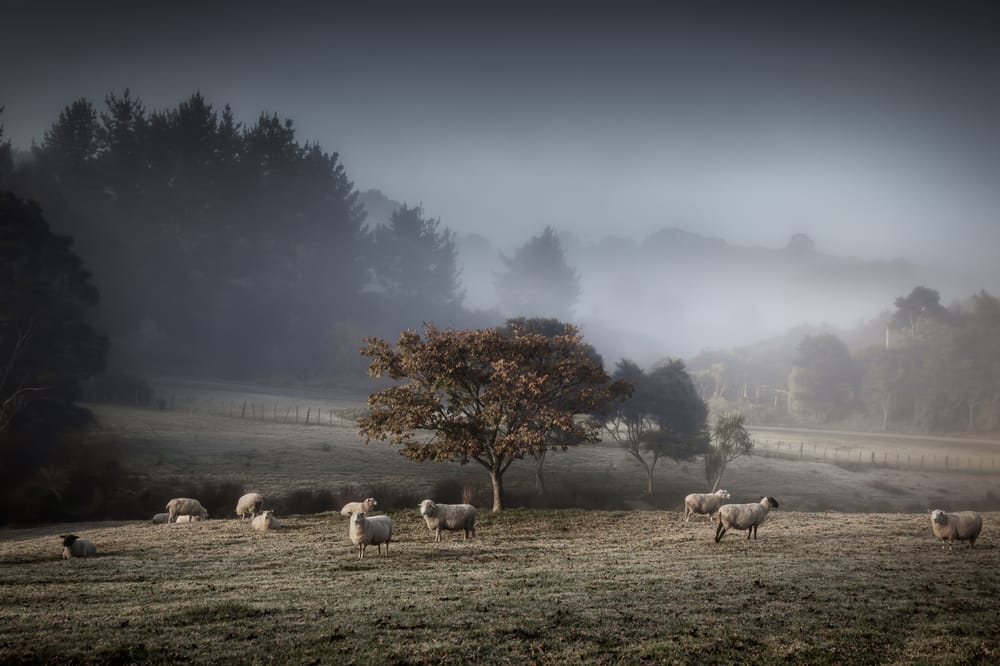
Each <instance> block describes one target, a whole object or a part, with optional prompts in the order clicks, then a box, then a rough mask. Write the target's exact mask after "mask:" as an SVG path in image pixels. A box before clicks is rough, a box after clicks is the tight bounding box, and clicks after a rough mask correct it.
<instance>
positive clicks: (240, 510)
mask: <svg viewBox="0 0 1000 666" xmlns="http://www.w3.org/2000/svg"><path fill="white" fill-rule="evenodd" d="M263 506H264V496H263V495H261V494H260V493H247V494H246V495H244V496H243V497H241V498H240V499H239V501H238V502H236V515H237V516H239V517H240V520H243V519H244V518H246V517H247V516H250V518H256V517H257V515H258V514H259V513H260V510H261V508H262V507H263Z"/></svg>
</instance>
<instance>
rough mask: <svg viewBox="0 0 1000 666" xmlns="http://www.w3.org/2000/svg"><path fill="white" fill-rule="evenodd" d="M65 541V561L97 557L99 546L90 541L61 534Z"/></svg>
mask: <svg viewBox="0 0 1000 666" xmlns="http://www.w3.org/2000/svg"><path fill="white" fill-rule="evenodd" d="M59 538H60V539H62V540H63V559H64V560H68V559H69V558H71V557H93V556H94V555H97V546H95V545H94V542H93V541H91V540H90V539H84V538H81V537H78V536H77V535H75V534H60V535H59Z"/></svg>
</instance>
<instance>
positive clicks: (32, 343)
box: [0, 192, 108, 522]
mask: <svg viewBox="0 0 1000 666" xmlns="http://www.w3.org/2000/svg"><path fill="white" fill-rule="evenodd" d="M0 285H2V288H0V461H2V463H3V464H0V489H2V492H0V496H2V498H3V503H4V504H5V505H6V504H7V502H8V501H9V500H10V499H11V498H12V497H16V496H18V495H19V494H21V493H22V492H28V491H29V490H30V489H31V488H33V487H34V486H33V485H32V484H37V483H38V481H39V479H38V478H37V475H38V474H39V473H41V471H42V470H43V468H47V469H49V470H52V469H55V468H56V467H54V466H58V465H59V464H61V463H64V462H65V461H66V459H67V458H69V457H71V455H72V452H71V449H73V448H74V447H72V446H70V445H69V444H67V441H66V439H65V436H66V433H67V432H69V431H74V430H78V429H80V428H82V427H84V426H85V425H86V424H87V423H88V422H89V414H88V413H87V412H86V411H85V410H82V409H80V408H79V407H77V406H75V405H74V400H75V399H76V398H77V394H78V385H79V382H80V381H81V380H83V379H85V378H86V377H88V376H89V375H91V374H94V373H99V372H101V371H102V370H103V368H104V362H105V357H106V355H107V350H108V342H107V339H106V338H105V337H104V336H103V335H101V334H100V333H98V332H97V331H96V330H95V329H94V327H93V326H92V325H91V317H92V314H93V309H94V307H95V306H96V305H97V301H98V293H97V290H96V289H95V288H94V286H93V284H92V282H91V279H90V274H89V273H88V272H87V270H86V269H85V268H84V266H83V263H82V262H81V261H80V258H79V257H78V256H77V255H76V254H75V253H74V252H73V250H72V248H71V240H70V239H69V238H67V237H65V236H59V235H56V234H53V233H52V231H51V229H50V228H49V225H48V224H47V223H46V221H45V220H44V219H43V217H42V213H41V210H40V209H39V208H38V206H37V205H35V204H30V203H27V202H25V201H23V200H21V199H18V198H17V197H16V196H14V195H13V194H11V193H10V192H0ZM2 513H6V512H5V511H2V510H0V514H2ZM0 522H5V519H4V518H3V517H0Z"/></svg>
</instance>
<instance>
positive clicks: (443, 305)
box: [370, 204, 463, 325]
mask: <svg viewBox="0 0 1000 666" xmlns="http://www.w3.org/2000/svg"><path fill="white" fill-rule="evenodd" d="M372 246H373V247H372V251H371V252H372V254H371V257H372V260H371V262H370V263H371V266H372V272H373V282H374V287H375V288H376V289H377V290H378V291H379V293H380V294H381V295H382V297H383V298H384V299H385V300H386V305H387V306H388V307H390V308H392V309H393V310H395V311H396V313H397V316H398V317H400V318H401V319H400V321H399V324H400V325H407V324H413V323H414V322H413V319H416V323H419V322H421V321H432V320H435V319H440V318H441V317H452V318H453V317H454V315H455V313H456V312H457V311H458V309H459V308H460V307H461V303H462V296H463V294H462V290H461V287H460V285H459V279H458V276H459V270H458V260H457V254H456V251H455V233H454V232H453V231H451V230H450V229H448V228H441V223H440V220H436V219H432V218H426V217H424V214H423V208H422V207H420V206H413V207H410V206H407V205H406V204H403V206H402V207H400V208H399V209H397V210H395V211H394V212H393V213H392V216H391V220H390V222H389V224H387V225H379V226H377V227H375V229H374V230H373V231H372ZM403 317H405V319H403ZM407 319H408V320H409V321H407Z"/></svg>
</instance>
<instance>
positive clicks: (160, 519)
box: [153, 513, 170, 525]
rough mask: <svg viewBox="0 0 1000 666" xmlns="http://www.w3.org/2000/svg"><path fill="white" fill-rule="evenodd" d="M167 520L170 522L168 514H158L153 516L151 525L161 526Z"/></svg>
mask: <svg viewBox="0 0 1000 666" xmlns="http://www.w3.org/2000/svg"><path fill="white" fill-rule="evenodd" d="M168 520H170V514H169V513H158V514H156V515H155V516H153V524H154V525H163V524H164V523H166V522H167V521H168Z"/></svg>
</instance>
